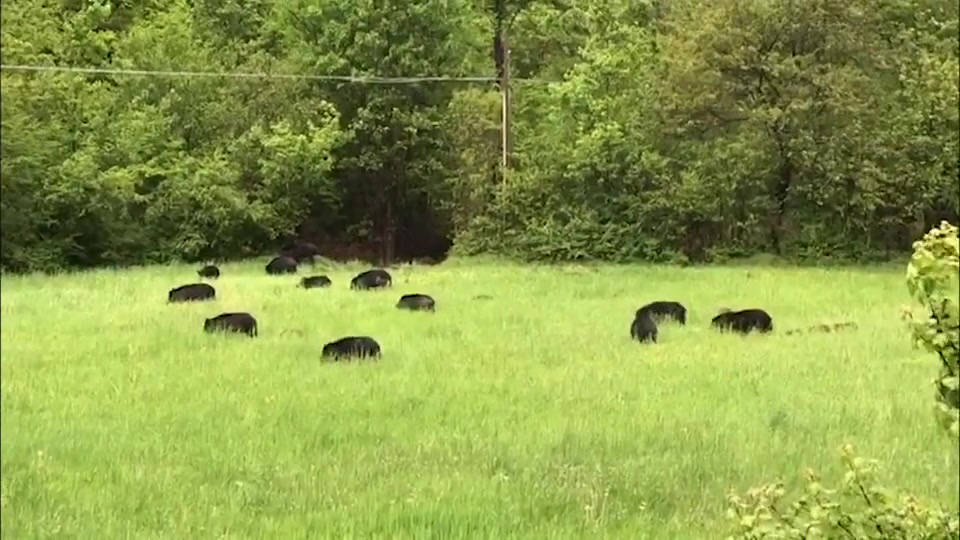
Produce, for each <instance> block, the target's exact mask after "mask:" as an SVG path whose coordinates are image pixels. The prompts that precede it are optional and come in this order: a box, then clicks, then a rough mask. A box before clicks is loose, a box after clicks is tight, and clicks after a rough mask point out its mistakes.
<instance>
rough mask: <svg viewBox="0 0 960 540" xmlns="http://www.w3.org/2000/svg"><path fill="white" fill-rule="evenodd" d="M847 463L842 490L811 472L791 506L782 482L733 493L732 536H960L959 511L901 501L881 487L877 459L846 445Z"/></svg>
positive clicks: (912, 539)
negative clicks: (825, 482) (733, 524)
mask: <svg viewBox="0 0 960 540" xmlns="http://www.w3.org/2000/svg"><path fill="white" fill-rule="evenodd" d="M842 460H843V464H844V466H845V467H846V469H847V472H846V474H845V475H844V478H843V481H842V482H841V484H840V486H839V488H836V489H828V488H827V487H826V486H824V485H823V484H822V483H821V482H820V479H819V477H818V476H817V474H816V473H815V472H813V471H809V472H808V473H807V485H806V488H805V489H804V492H803V494H802V495H800V496H799V497H796V500H794V501H793V502H791V503H786V501H785V498H786V497H785V495H786V490H785V489H784V486H783V484H782V483H775V484H769V485H765V486H761V487H756V488H753V489H750V490H749V491H748V492H747V494H746V495H745V496H739V495H736V494H732V495H730V504H731V509H730V511H729V514H730V516H731V518H735V519H736V520H737V521H738V526H737V532H736V533H735V534H733V535H731V536H729V537H728V538H731V539H745V540H746V539H750V540H754V539H760V538H771V539H773V538H777V539H784V540H786V539H794V538H796V539H801V538H802V539H814V538H849V539H851V540H853V539H857V540H859V539H863V540H866V539H877V540H880V539H883V540H896V539H902V540H920V539H929V540H939V539H943V540H948V539H956V538H957V537H958V535H960V515H958V514H957V513H950V512H947V511H945V510H943V509H941V508H937V507H935V506H930V505H927V504H924V503H923V502H921V501H919V500H917V499H916V498H915V497H912V496H902V497H899V498H896V497H894V496H893V495H891V494H890V493H889V492H888V490H886V489H884V488H883V487H881V485H880V483H879V481H878V478H877V470H878V466H877V465H878V464H877V462H876V461H875V460H867V459H864V458H861V457H857V455H856V453H855V452H854V449H853V447H852V446H850V445H846V446H844V448H843V450H842ZM785 503H786V504H785Z"/></svg>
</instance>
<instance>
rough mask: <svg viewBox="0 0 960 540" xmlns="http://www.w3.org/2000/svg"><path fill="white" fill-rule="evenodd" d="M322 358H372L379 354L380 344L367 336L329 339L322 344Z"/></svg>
mask: <svg viewBox="0 0 960 540" xmlns="http://www.w3.org/2000/svg"><path fill="white" fill-rule="evenodd" d="M322 355H323V357H324V358H328V359H330V360H341V359H350V358H373V359H376V358H377V357H379V356H380V344H379V343H377V341H376V340H375V339H373V338H372V337H368V336H349V337H344V338H340V339H338V340H336V341H331V342H330V343H327V344H326V345H324V346H323V353H322Z"/></svg>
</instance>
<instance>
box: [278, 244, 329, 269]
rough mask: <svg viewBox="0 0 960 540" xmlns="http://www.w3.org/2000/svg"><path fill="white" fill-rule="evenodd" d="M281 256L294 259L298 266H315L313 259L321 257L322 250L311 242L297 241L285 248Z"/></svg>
mask: <svg viewBox="0 0 960 540" xmlns="http://www.w3.org/2000/svg"><path fill="white" fill-rule="evenodd" d="M281 255H283V256H285V257H290V258H291V259H294V260H295V261H297V264H300V263H303V262H309V263H310V264H314V259H313V258H314V257H317V256H319V255H320V249H319V248H318V247H317V246H316V245H314V244H311V243H310V242H301V241H300V240H296V241H293V242H291V243H289V244H287V245H285V246H283V250H282V252H281Z"/></svg>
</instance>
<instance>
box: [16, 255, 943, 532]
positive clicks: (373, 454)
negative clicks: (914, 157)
mask: <svg viewBox="0 0 960 540" xmlns="http://www.w3.org/2000/svg"><path fill="white" fill-rule="evenodd" d="M265 263H266V260H263V261H255V262H250V263H244V264H240V263H237V264H225V265H222V266H221V270H222V272H223V275H222V277H221V278H220V279H219V280H217V281H211V283H213V284H214V286H215V287H216V288H217V296H218V298H217V300H216V301H214V302H207V303H194V304H173V305H168V304H166V294H167V291H168V290H169V289H170V288H172V287H174V286H177V285H181V284H184V283H189V282H193V281H197V279H196V276H195V273H194V272H195V270H196V267H194V266H186V265H179V266H165V267H152V268H141V269H131V270H122V271H108V270H104V271H95V272H89V273H81V274H73V275H63V276H23V277H11V276H5V277H4V278H3V281H2V290H0V305H2V315H0V332H2V336H0V337H2V339H0V353H2V362H0V367H2V370H0V389H2V414H0V422H2V423H0V432H2V438H0V441H2V452H0V461H2V477H0V479H2V497H0V503H2V524H0V531H2V537H3V538H10V539H13V538H16V539H18V540H25V539H33V538H82V539H101V538H138V539H139V538H156V539H160V538H164V539H185V538H231V539H241V538H243V539H247V538H249V539H262V538H284V539H286V538H291V539H292V538H311V539H315V538H335V539H345V538H363V539H369V538H389V539H394V538H428V537H429V538H444V539H456V538H489V539H498V540H499V539H512V538H529V539H538V540H542V539H554V538H631V539H644V538H650V539H670V538H675V539H678V540H679V539H682V540H690V539H697V538H722V537H723V535H724V533H725V532H726V527H727V526H728V524H729V522H728V521H727V519H726V518H725V516H724V510H725V498H726V494H727V493H728V491H729V490H730V489H731V488H734V489H737V490H741V491H742V490H744V489H746V488H748V487H749V486H752V485H756V484H760V483H763V482H766V481H770V480H774V479H776V478H778V477H782V478H785V479H787V480H789V481H791V482H794V481H796V482H797V483H799V480H800V476H801V474H802V473H803V471H804V470H806V468H808V467H813V468H815V469H817V470H818V471H821V472H822V473H823V474H824V475H826V476H829V475H831V474H833V475H834V476H836V474H837V473H838V472H839V471H840V467H841V464H840V462H839V460H838V448H839V447H840V446H841V445H842V444H844V443H847V442H850V443H853V444H854V445H855V447H856V449H857V451H858V452H859V453H860V454H861V455H864V456H869V457H873V458H877V459H879V460H881V462H882V464H883V466H884V468H883V473H884V481H885V483H886V484H887V485H889V486H892V487H896V488H899V489H903V490H906V491H910V492H913V493H916V494H918V495H921V496H924V497H928V498H930V499H933V500H936V501H939V502H942V503H944V504H948V505H953V507H956V505H957V504H958V492H957V489H958V486H957V483H956V482H953V483H951V482H949V481H944V478H949V476H950V475H951V474H953V475H956V467H957V461H956V459H955V458H953V459H951V456H950V452H949V450H948V445H949V444H950V443H949V439H947V438H946V437H945V436H944V435H943V433H942V432H940V431H939V430H938V427H937V426H936V424H935V422H934V420H933V415H932V412H931V407H932V403H933V401H932V400H933V397H932V396H933V389H932V386H931V383H930V381H931V379H932V378H933V376H934V375H935V371H936V366H937V364H936V360H935V358H934V357H932V356H931V355H930V354H929V353H924V352H922V351H918V350H914V349H913V348H912V347H911V344H910V339H909V334H908V331H907V329H906V326H905V325H904V323H903V322H902V321H901V320H900V318H899V313H900V307H901V306H902V305H904V304H906V303H908V301H909V297H908V295H907V292H906V288H905V285H904V268H903V267H902V266H896V267H883V268H872V269H871V268H864V269H797V268H778V267H773V266H767V267H763V266H753V267H712V268H673V267H655V266H612V265H611V266H582V267H581V266H564V267H534V266H521V265H512V264H503V263H495V262H483V261H467V260H451V261H449V262H447V263H445V264H443V265H440V266H435V267H423V266H403V267H400V268H397V269H394V270H391V272H392V274H393V278H394V285H393V288H392V289H387V290H385V291H368V292H357V291H351V290H349V280H350V278H351V277H352V276H353V275H354V274H356V273H357V272H358V271H360V270H363V269H365V268H366V267H362V266H357V265H353V266H336V267H328V268H323V267H318V269H317V271H318V273H326V274H328V275H330V277H331V278H332V279H333V287H332V288H330V289H313V290H302V289H299V288H297V287H296V284H297V282H298V281H299V279H300V277H302V276H303V275H305V274H306V273H309V272H311V270H309V267H304V268H303V269H302V270H301V272H300V274H299V275H297V276H281V277H277V276H267V275H265V273H264V271H263V265H264V264H265ZM413 292H422V293H427V294H430V295H432V296H434V298H436V300H437V312H436V313H435V314H429V313H412V312H406V311H401V310H397V309H395V308H394V304H395V303H396V301H397V299H398V298H399V297H400V295H401V294H405V293H413ZM480 295H490V296H492V297H493V299H486V300H484V299H477V298H476V297H477V296H480ZM659 299H666V300H678V301H680V302H682V303H684V304H685V305H686V306H687V308H688V309H689V320H688V323H687V325H686V326H685V327H683V326H679V325H676V324H671V323H664V324H662V325H661V326H660V336H659V343H657V344H656V345H640V344H638V343H636V342H632V341H631V340H630V338H629V326H630V321H631V319H632V317H633V313H634V311H635V310H636V309H637V308H638V307H640V305H642V304H644V303H646V302H649V301H652V300H659ZM724 306H725V307H730V308H734V309H740V308H747V307H762V308H764V309H766V310H767V311H769V312H770V313H771V315H773V317H774V327H775V330H774V333H773V334H771V335H766V336H759V335H752V336H747V337H740V336H736V335H725V334H719V333H717V332H715V331H712V330H711V329H710V328H709V321H710V319H711V317H712V316H713V315H714V314H715V313H716V311H717V309H718V308H720V307H724ZM225 311H249V312H251V313H252V314H254V315H255V316H256V317H257V319H258V321H259V337H257V338H256V339H250V338H247V337H243V336H229V335H226V336H215V335H208V334H204V333H203V332H202V326H203V320H204V318H206V317H212V316H214V315H217V314H219V313H221V312H225ZM846 320H853V321H856V322H857V323H858V325H859V328H858V329H856V330H850V331H846V332H844V333H837V334H809V335H802V336H786V335H784V332H785V331H786V330H788V329H792V328H803V327H807V326H810V325H814V324H818V323H821V322H839V321H846ZM345 335H370V336H373V337H375V338H376V339H377V340H378V341H379V342H380V344H381V346H382V347H383V358H382V360H381V361H379V362H350V363H324V362H321V359H320V350H321V348H322V346H323V345H324V343H326V342H328V341H332V340H334V339H336V338H339V337H342V336H345Z"/></svg>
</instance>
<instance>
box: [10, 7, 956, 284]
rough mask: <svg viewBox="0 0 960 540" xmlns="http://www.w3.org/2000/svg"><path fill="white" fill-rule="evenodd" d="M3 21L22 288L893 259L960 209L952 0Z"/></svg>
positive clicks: (289, 10) (316, 10) (21, 17)
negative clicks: (303, 266) (278, 261)
mask: <svg viewBox="0 0 960 540" xmlns="http://www.w3.org/2000/svg"><path fill="white" fill-rule="evenodd" d="M2 15H3V16H2V46H0V56H2V64H3V70H2V87H0V95H2V134H0V142H2V145H0V165H2V171H0V179H2V197H0V204H2V207H0V219H2V223H0V234H2V238H0V240H2V244H0V245H2V249H0V264H2V269H3V271H5V272H27V271H38V270H43V271H54V270H60V269H71V268H89V267H97V266H125V265H135V264H148V263H159V262H169V261H176V260H184V261H200V260H224V259H239V258H245V257H251V256H257V255H262V254H264V253H268V252H271V251H275V250H277V249H278V246H279V245H280V244H281V243H283V242H285V241H288V240H289V239H291V238H293V237H297V238H300V239H304V240H308V241H311V242H314V243H316V244H317V245H318V246H320V248H321V251H322V252H323V253H324V255H326V256H327V257H329V258H331V259H338V260H339V259H365V260H371V261H378V262H381V263H389V262H394V261H404V260H428V261H429V260H434V261H436V260H442V258H443V257H445V256H446V255H447V254H448V253H456V254H458V255H471V254H489V255H494V256H501V257H508V258H512V259H518V260H523V261H542V262H562V261H616V262H627V261H650V262H670V263H681V264H682V263H707V262H714V261H723V260H729V259H733V258H738V257H748V256H752V255H756V254H773V255H776V256H779V257H784V258H788V259H792V260H797V261H800V260H814V261H823V260H850V261H871V260H883V259H888V258H894V257H900V256H903V255H905V254H908V253H909V249H910V245H911V243H912V242H913V241H914V240H916V239H917V238H919V237H920V236H921V235H922V234H923V233H924V232H925V231H926V230H928V229H929V228H930V227H932V226H934V225H936V224H937V223H939V222H940V220H942V219H947V220H949V221H952V222H953V223H956V222H957V220H958V214H960V184H958V183H960V118H958V116H960V71H958V65H960V64H958V61H960V40H958V31H960V30H958V4H957V2H955V1H952V0H951V1H948V0H848V1H846V2H837V1H835V0H711V1H706V0H602V1H599V0H406V1H404V2H395V1H387V0H382V1H381V0H351V1H347V0H287V1H284V2H274V1H268V0H138V1H133V0H113V1H103V0H90V1H84V0H16V1H12V2H4V5H3V13H2ZM63 68H73V69H76V68H80V69H86V70H87V71H86V72H76V71H70V70H69V69H66V70H64V69H63ZM211 74H233V76H226V75H222V76H212V75H211ZM507 74H509V79H508V83H507V84H505V83H504V81H505V80H507V79H505V77H506V75H507ZM254 75H256V76H254ZM334 76H340V77H341V78H340V79H336V78H332V77H334ZM348 77H352V78H368V77H379V78H411V79H412V78H417V77H435V78H440V77H447V78H459V77H464V78H466V77H472V78H474V80H466V81H449V80H432V81H431V80H427V81H416V80H406V81H380V82H373V81H369V80H366V81H364V80H347V78H348ZM504 88H508V89H509V92H508V95H509V98H510V99H509V102H510V107H509V109H510V111H511V113H510V114H509V115H508V118H509V120H510V121H509V122H508V123H506V124H507V125H508V126H509V129H508V130H507V133H506V136H504V132H503V129H502V126H503V125H504V124H505V123H504V122H503V110H504V107H503V106H502V101H503V100H502V90H503V89H504ZM504 140H506V141H507V145H506V146H507V150H509V156H508V159H507V160H506V163H504V161H503V160H502V150H503V145H504ZM451 246H452V250H451Z"/></svg>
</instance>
